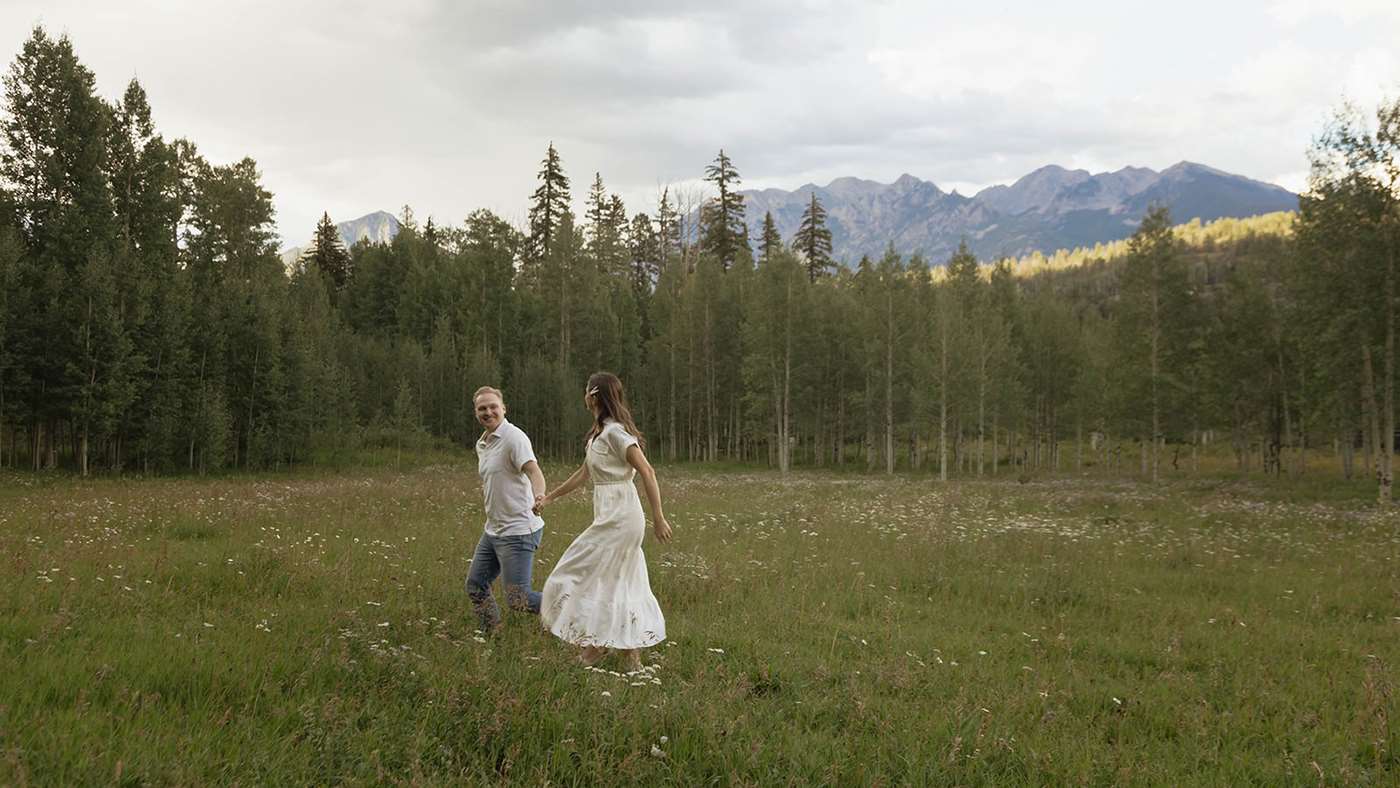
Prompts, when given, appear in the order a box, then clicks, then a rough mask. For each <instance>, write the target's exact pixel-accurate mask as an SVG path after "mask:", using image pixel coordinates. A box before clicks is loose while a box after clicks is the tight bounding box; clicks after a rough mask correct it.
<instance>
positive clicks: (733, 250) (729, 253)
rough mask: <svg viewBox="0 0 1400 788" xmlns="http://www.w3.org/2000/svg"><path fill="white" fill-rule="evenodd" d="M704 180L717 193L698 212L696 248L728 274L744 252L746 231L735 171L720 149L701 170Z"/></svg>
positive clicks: (747, 244)
mask: <svg viewBox="0 0 1400 788" xmlns="http://www.w3.org/2000/svg"><path fill="white" fill-rule="evenodd" d="M705 180H706V181H708V182H710V183H713V184H714V185H715V188H716V189H717V190H718V191H719V194H718V195H717V196H716V197H714V198H713V199H711V200H710V201H709V202H708V203H706V204H705V206H704V208H703V209H701V212H700V224H701V229H700V248H701V249H702V250H703V251H705V252H708V253H710V254H712V255H714V256H715V259H716V260H718V261H719V263H720V268H721V270H723V271H728V270H729V269H730V268H732V267H733V266H734V262H735V260H736V258H737V257H738V255H739V254H740V253H747V252H748V248H749V231H748V226H747V225H746V224H745V223H744V195H742V194H740V193H739V192H737V191H735V188H736V187H737V186H738V185H739V182H740V179H739V171H738V170H736V169H734V164H733V163H732V162H730V161H729V157H728V156H726V155H725V153H724V150H723V149H720V152H719V155H718V156H716V157H715V161H714V164H711V165H710V166H708V167H706V168H705Z"/></svg>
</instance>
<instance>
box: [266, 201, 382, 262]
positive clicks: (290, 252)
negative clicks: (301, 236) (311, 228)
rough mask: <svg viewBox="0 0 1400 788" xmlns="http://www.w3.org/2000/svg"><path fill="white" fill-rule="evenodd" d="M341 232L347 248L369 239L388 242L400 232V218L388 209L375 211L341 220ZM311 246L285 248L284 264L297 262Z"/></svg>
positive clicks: (283, 253)
mask: <svg viewBox="0 0 1400 788" xmlns="http://www.w3.org/2000/svg"><path fill="white" fill-rule="evenodd" d="M335 229H336V230H338V231H339V232H340V240H341V242H342V243H344V244H345V246H346V248H349V247H351V246H354V245H355V244H357V243H359V242H360V241H361V240H364V239H368V240H369V242H370V243H380V242H383V243H388V242H390V241H392V240H394V236H395V235H398V234H399V220H398V219H396V218H394V215H393V214H391V213H388V212H386V211H375V212H374V213H370V214H365V215H364V216H361V217H360V218H358V219H351V220H350V221H348V222H340V223H339V224H337V225H336V226H335ZM310 246H311V242H310V241H308V242H307V244H306V245H305V246H292V247H288V248H286V249H283V250H282V252H281V255H282V264H283V265H285V266H290V265H291V264H292V263H295V262H296V261H297V259H298V258H299V257H301V254H302V252H304V251H306V250H307V249H308V248H309V247H310Z"/></svg>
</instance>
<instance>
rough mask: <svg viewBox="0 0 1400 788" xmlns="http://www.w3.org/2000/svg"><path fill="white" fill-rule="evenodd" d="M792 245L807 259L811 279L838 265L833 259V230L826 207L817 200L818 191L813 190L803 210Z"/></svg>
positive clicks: (815, 279) (828, 271) (808, 275)
mask: <svg viewBox="0 0 1400 788" xmlns="http://www.w3.org/2000/svg"><path fill="white" fill-rule="evenodd" d="M792 246H793V248H794V249H796V250H797V251H799V252H801V253H802V256H803V257H804V258H805V259H806V262H807V278H808V279H809V280H810V281H813V282H815V281H817V278H818V277H821V276H825V275H827V274H829V273H831V270H832V269H833V268H835V267H836V263H835V262H834V261H833V260H832V259H831V230H829V229H827V226H826V209H825V208H823V207H822V204H821V203H820V202H818V201H817V193H816V192H812V201H811V203H809V204H808V205H807V209H806V210H805V211H803V212H802V223H801V224H800V225H799V226H798V228H797V234H796V235H795V236H793V238H792Z"/></svg>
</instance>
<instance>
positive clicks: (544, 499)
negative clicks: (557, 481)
mask: <svg viewBox="0 0 1400 788" xmlns="http://www.w3.org/2000/svg"><path fill="white" fill-rule="evenodd" d="M547 503H549V496H548V495H536V496H535V505H534V506H532V507H531V508H530V511H532V512H534V513H535V514H539V513H540V511H541V510H543V509H544V507H545V504H547Z"/></svg>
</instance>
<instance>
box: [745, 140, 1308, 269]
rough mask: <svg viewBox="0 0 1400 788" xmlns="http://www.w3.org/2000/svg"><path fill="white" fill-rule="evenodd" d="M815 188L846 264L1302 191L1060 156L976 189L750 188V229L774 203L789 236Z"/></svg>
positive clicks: (1287, 206) (1036, 243) (1118, 230)
mask: <svg viewBox="0 0 1400 788" xmlns="http://www.w3.org/2000/svg"><path fill="white" fill-rule="evenodd" d="M813 192H815V193H816V195H817V199H818V200H820V201H821V203H822V207H823V208H825V209H826V211H827V225H828V227H830V229H831V235H832V247H833V254H834V256H835V257H836V259H838V260H840V261H842V262H844V263H845V264H846V265H848V266H850V265H854V264H855V263H856V261H858V260H859V259H860V257H861V256H862V255H869V256H870V257H872V258H878V257H879V256H880V255H882V254H884V252H885V249H886V248H887V247H888V245H889V244H891V243H892V244H894V248H895V251H897V252H900V253H902V254H906V255H908V254H914V253H916V252H917V253H922V254H923V255H924V256H925V257H927V258H928V259H929V261H930V262H933V263H943V262H945V261H946V260H947V259H948V257H950V256H951V255H952V254H953V252H954V251H956V250H957V247H958V244H959V243H960V242H961V241H963V240H966V241H967V243H968V246H969V247H971V249H972V251H973V252H974V253H975V254H976V255H977V256H978V257H979V258H982V259H993V258H998V257H1002V256H1008V257H1018V256H1022V255H1027V254H1031V253H1033V252H1037V251H1039V252H1042V253H1050V252H1054V251H1055V250H1057V249H1072V248H1075V247H1079V246H1092V245H1094V244H1095V243H1100V242H1107V241H1116V240H1120V239H1123V238H1126V237H1128V236H1130V235H1132V233H1133V230H1135V229H1136V228H1137V225H1138V222H1139V221H1141V219H1142V217H1143V215H1144V214H1146V213H1147V210H1148V208H1150V207H1151V206H1153V205H1157V204H1160V205H1165V206H1166V207H1167V209H1168V210H1169V211H1171V216H1172V221H1173V223H1177V224H1179V223H1183V222H1187V221H1190V220H1191V219H1193V218H1199V219H1200V220H1201V221H1203V222H1205V221H1211V220H1213V219H1219V218H1223V217H1232V218H1244V217H1247V216H1255V215H1258V214H1263V213H1272V212H1274V211H1292V210H1297V208H1298V195H1296V194H1294V193H1292V192H1290V191H1288V190H1287V189H1284V188H1282V187H1279V186H1275V185H1273V184H1270V183H1264V182H1262V181H1256V180H1252V179H1250V178H1246V177H1244V176H1241V175H1232V174H1230V173H1228V172H1224V171H1222V170H1218V169H1215V168H1213V167H1207V166H1206V165H1203V164H1196V163H1193V162H1186V161H1183V162H1180V163H1178V164H1174V165H1172V166H1171V167H1168V168H1167V169H1165V170H1162V171H1161V172H1157V171H1155V170H1151V169H1148V168H1146V167H1124V168H1122V169H1120V170H1117V171H1115V172H1101V173H1097V174H1092V173H1090V172H1088V171H1087V170H1068V169H1065V168H1063V167H1059V166H1056V165H1053V164H1052V165H1049V166H1045V167H1041V168H1040V169H1038V170H1035V171H1034V172H1032V173H1030V174H1028V175H1025V176H1024V177H1022V178H1020V179H1019V180H1017V181H1016V182H1015V183H1013V184H1011V185H1009V186H989V187H987V188H986V189H983V190H981V191H980V192H978V193H977V194H975V195H973V196H972V197H966V196H963V195H961V194H958V193H957V192H956V191H955V192H952V193H947V192H944V191H943V190H941V189H939V188H938V187H937V186H936V185H934V184H933V183H932V182H930V181H925V180H921V179H919V178H916V177H914V176H913V175H907V174H906V175H902V176H900V177H899V178H898V179H897V180H895V181H894V182H893V183H889V184H884V183H878V182H876V181H868V180H862V179H860V178H852V177H844V178H837V179H836V180H834V181H832V182H831V183H829V184H827V185H826V186H817V185H816V184H811V183H809V184H806V185H805V186H801V187H799V188H797V189H794V190H792V191H785V190H783V189H763V190H747V191H743V192H742V194H743V195H744V203H745V211H746V214H745V215H746V219H747V221H748V224H749V234H750V237H751V238H758V237H760V235H761V228H762V223H763V216H764V214H765V213H766V212H772V214H773V221H774V223H775V224H776V225H777V228H778V231H779V233H781V234H782V236H783V239H784V240H785V241H789V242H790V241H791V240H792V236H793V235H794V234H795V233H796V232H797V227H798V225H799V223H800V222H801V219H802V212H803V211H804V210H805V209H806V208H807V205H808V203H809V202H810V200H811V194H812V193H813Z"/></svg>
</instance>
